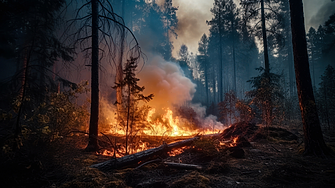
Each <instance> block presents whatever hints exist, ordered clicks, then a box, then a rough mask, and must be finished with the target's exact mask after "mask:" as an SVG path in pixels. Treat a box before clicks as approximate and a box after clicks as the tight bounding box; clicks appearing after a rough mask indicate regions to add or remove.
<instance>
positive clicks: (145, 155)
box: [90, 136, 199, 171]
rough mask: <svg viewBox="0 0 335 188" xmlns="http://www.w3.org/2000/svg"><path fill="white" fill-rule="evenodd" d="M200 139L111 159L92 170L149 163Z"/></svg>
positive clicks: (95, 165)
mask: <svg viewBox="0 0 335 188" xmlns="http://www.w3.org/2000/svg"><path fill="white" fill-rule="evenodd" d="M198 139H199V136H195V137H193V138H190V139H186V140H182V141H179V142H175V143H172V144H165V143H164V144H162V145H161V146H159V147H156V148H151V149H148V150H144V151H141V152H138V153H134V154H131V155H127V156H124V157H121V158H113V159H110V160H108V161H105V162H102V163H98V164H94V165H92V166H90V167H91V168H97V169H99V170H101V171H111V170H113V169H119V168H124V167H127V166H131V165H134V164H138V163H140V162H141V161H148V160H150V159H153V158H155V157H157V156H163V155H164V154H166V153H167V152H169V151H171V150H172V149H175V148H180V147H184V146H187V145H190V144H192V143H193V141H195V140H198Z"/></svg>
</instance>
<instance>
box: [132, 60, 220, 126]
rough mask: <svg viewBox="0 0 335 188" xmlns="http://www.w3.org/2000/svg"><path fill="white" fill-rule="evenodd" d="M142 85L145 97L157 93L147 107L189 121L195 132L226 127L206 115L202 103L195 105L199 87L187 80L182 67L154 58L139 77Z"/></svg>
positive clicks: (213, 117) (214, 118)
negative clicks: (194, 99) (194, 101)
mask: <svg viewBox="0 0 335 188" xmlns="http://www.w3.org/2000/svg"><path fill="white" fill-rule="evenodd" d="M138 77H139V79H140V83H139V84H140V85H141V86H142V85H143V86H145V90H144V94H145V95H149V94H151V93H152V94H154V95H155V96H154V99H153V100H152V101H150V102H149V104H148V105H150V106H152V107H154V108H155V109H156V112H158V113H162V112H163V111H164V110H165V109H166V108H170V109H172V110H173V111H174V115H177V116H179V117H181V118H183V119H185V120H187V121H188V124H189V125H191V126H192V127H189V128H192V129H198V128H205V129H213V128H215V129H220V128H223V127H222V126H223V125H222V124H221V123H220V122H217V121H216V117H215V116H212V115H211V116H208V117H205V116H206V108H205V107H203V106H201V105H200V104H192V103H191V100H192V98H193V94H194V93H195V91H196V85H195V84H194V83H192V81H191V80H190V79H189V78H187V77H185V75H184V73H183V71H182V69H181V68H180V66H179V65H178V64H176V63H173V62H167V61H165V60H164V59H163V58H161V57H159V56H155V57H153V58H152V59H151V60H150V61H149V62H148V63H147V64H145V66H144V67H143V70H142V71H141V72H140V73H139V74H138Z"/></svg>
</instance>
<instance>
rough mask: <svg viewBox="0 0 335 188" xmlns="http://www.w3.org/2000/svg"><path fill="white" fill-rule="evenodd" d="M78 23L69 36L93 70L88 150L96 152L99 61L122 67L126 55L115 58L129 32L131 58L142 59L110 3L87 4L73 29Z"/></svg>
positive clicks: (97, 0) (97, 147) (73, 21)
mask: <svg viewBox="0 0 335 188" xmlns="http://www.w3.org/2000/svg"><path fill="white" fill-rule="evenodd" d="M85 8H86V9H87V10H88V11H89V12H90V14H88V15H86V16H82V15H83V13H82V11H83V10H84V9H85ZM81 16H82V17H81ZM78 22H79V23H81V25H80V26H79V29H78V30H77V32H75V33H74V34H72V35H69V38H75V39H76V41H75V44H79V45H80V48H81V49H82V51H84V52H86V55H87V56H89V55H91V68H92V69H91V115H90V124H89V142H88V145H87V147H86V149H85V150H86V151H97V150H98V149H99V145H98V140H97V137H98V123H99V61H100V60H101V59H102V58H103V55H108V57H109V58H115V57H119V58H120V59H119V60H120V62H121V63H122V59H121V58H122V57H121V56H123V54H122V53H120V54H116V51H117V48H118V46H117V45H118V44H120V45H121V46H123V45H122V43H124V40H125V32H126V31H127V32H129V33H130V34H131V35H132V37H133V39H134V40H133V41H134V43H133V44H134V45H133V46H130V47H129V54H131V55H133V57H135V58H139V57H140V54H141V52H140V48H139V46H138V42H137V40H136V38H135V37H134V34H133V33H132V32H131V30H130V29H129V28H128V27H126V26H125V25H124V20H123V18H122V17H120V16H119V15H117V14H116V13H115V12H113V7H112V5H111V4H110V3H109V1H102V0H90V1H87V2H86V3H85V4H83V5H82V6H81V7H80V8H79V9H78V10H77V13H76V17H75V18H74V19H72V20H71V22H70V26H73V25H74V24H75V23H78ZM70 26H69V28H70ZM118 39H119V40H118ZM100 46H105V50H103V49H101V48H100ZM122 50H123V49H122ZM122 50H121V52H122ZM100 51H101V52H100ZM89 52H90V53H89ZM117 55H119V56H117ZM120 62H119V63H118V65H117V66H118V68H120ZM121 67H122V66H121ZM118 71H119V70H118ZM117 102H118V101H117Z"/></svg>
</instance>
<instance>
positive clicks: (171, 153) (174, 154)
mask: <svg viewBox="0 0 335 188" xmlns="http://www.w3.org/2000/svg"><path fill="white" fill-rule="evenodd" d="M187 147H188V146H184V147H181V148H178V149H174V150H172V151H170V152H168V155H169V156H176V155H179V154H182V153H183V152H184V150H185V149H186V148H187Z"/></svg>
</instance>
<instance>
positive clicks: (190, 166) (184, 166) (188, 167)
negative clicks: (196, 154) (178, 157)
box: [164, 162, 202, 170]
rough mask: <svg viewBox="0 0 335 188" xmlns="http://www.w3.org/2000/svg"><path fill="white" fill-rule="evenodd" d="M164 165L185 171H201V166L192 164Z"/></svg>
mask: <svg viewBox="0 0 335 188" xmlns="http://www.w3.org/2000/svg"><path fill="white" fill-rule="evenodd" d="M164 164H165V165H167V166H168V167H172V168H179V169H186V170H202V166H200V165H194V164H184V163H173V162H164Z"/></svg>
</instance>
